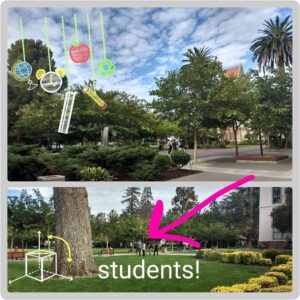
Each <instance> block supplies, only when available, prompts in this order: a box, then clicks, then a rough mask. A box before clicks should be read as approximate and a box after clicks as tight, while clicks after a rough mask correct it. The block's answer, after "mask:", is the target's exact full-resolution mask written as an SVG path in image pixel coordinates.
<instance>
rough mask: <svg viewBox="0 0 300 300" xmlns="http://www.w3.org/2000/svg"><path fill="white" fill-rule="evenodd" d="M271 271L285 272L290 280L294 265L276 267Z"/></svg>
mask: <svg viewBox="0 0 300 300" xmlns="http://www.w3.org/2000/svg"><path fill="white" fill-rule="evenodd" d="M270 271H272V272H283V273H284V274H285V275H286V276H287V277H288V278H289V279H291V278H292V265H289V264H285V265H279V266H274V267H272V268H271V270H270Z"/></svg>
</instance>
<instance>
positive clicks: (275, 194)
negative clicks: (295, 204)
mask: <svg viewBox="0 0 300 300" xmlns="http://www.w3.org/2000/svg"><path fill="white" fill-rule="evenodd" d="M272 203H273V204H279V203H281V188H280V187H273V189H272Z"/></svg>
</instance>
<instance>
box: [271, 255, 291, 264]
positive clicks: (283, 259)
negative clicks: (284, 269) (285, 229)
mask: <svg viewBox="0 0 300 300" xmlns="http://www.w3.org/2000/svg"><path fill="white" fill-rule="evenodd" d="M292 259H293V258H292V256H290V255H277V256H276V257H275V265H281V264H286V263H287V262H288V261H292Z"/></svg>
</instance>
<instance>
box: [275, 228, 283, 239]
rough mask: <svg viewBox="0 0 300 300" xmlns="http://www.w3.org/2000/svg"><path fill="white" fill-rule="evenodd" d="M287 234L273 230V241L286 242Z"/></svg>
mask: <svg viewBox="0 0 300 300" xmlns="http://www.w3.org/2000/svg"><path fill="white" fill-rule="evenodd" d="M285 239H286V233H281V232H280V231H279V230H278V229H276V228H273V240H285Z"/></svg>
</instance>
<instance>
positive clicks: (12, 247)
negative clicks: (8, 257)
mask: <svg viewBox="0 0 300 300" xmlns="http://www.w3.org/2000/svg"><path fill="white" fill-rule="evenodd" d="M14 241H15V237H14V236H12V237H11V239H10V251H13V249H14Z"/></svg>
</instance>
